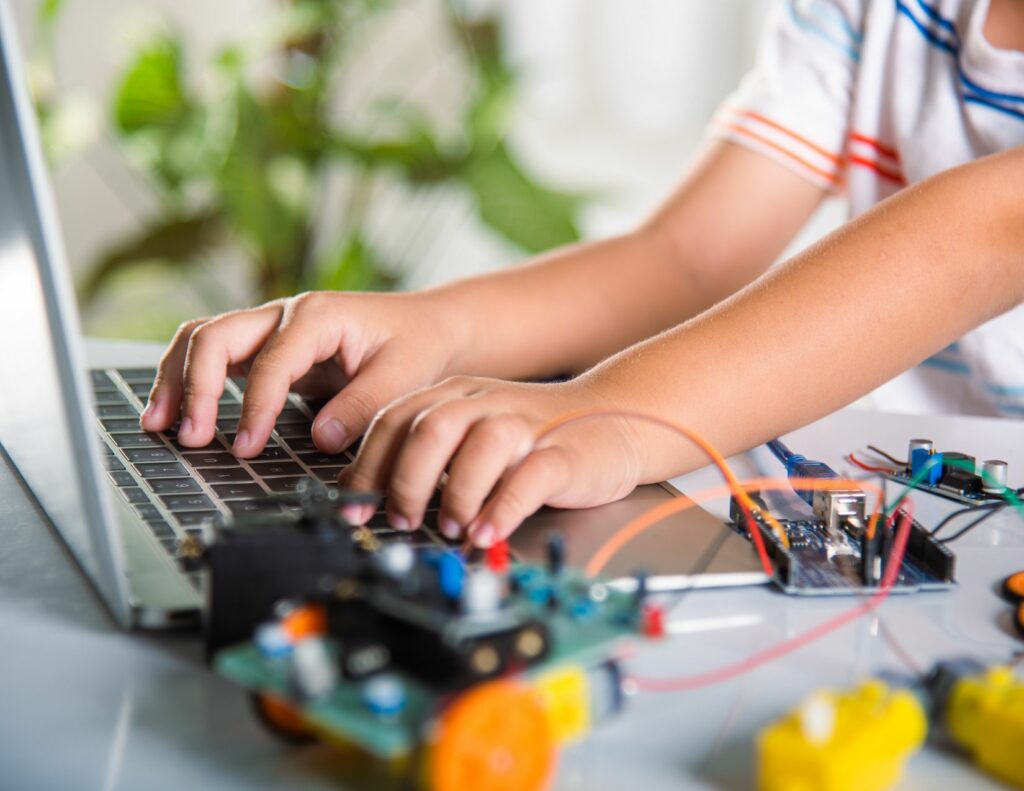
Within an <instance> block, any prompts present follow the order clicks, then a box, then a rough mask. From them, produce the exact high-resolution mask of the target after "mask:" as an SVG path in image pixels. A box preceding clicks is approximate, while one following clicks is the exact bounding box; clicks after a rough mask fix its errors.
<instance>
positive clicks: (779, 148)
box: [720, 123, 840, 184]
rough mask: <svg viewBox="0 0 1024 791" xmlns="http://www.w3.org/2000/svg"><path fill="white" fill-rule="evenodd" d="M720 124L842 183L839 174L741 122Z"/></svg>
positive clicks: (816, 172) (818, 174) (830, 181)
mask: <svg viewBox="0 0 1024 791" xmlns="http://www.w3.org/2000/svg"><path fill="white" fill-rule="evenodd" d="M720 126H722V127H723V128H725V129H728V130H729V131H731V132H735V133H736V134H739V135H743V136H745V137H749V138H751V139H752V140H756V141H757V142H758V143H761V144H762V145H765V146H768V147H769V148H772V149H774V150H776V151H778V152H779V153H780V154H783V155H785V156H787V157H789V158H790V159H792V160H793V161H794V162H796V163H798V164H800V165H802V166H803V167H805V168H807V170H809V171H811V172H812V173H814V174H815V175H816V176H819V177H820V178H823V179H825V181H828V182H829V183H831V184H839V183H840V179H839V176H838V175H837V174H835V173H829V172H828V171H827V170H822V169H821V168H819V167H817V166H815V165H812V164H811V163H810V162H808V161H807V160H806V159H804V158H803V157H801V156H800V155H798V154H794V153H793V152H792V151H790V150H789V149H788V148H786V147H784V146H780V145H779V144H778V143H776V142H774V141H772V140H769V139H768V138H766V137H762V136H761V135H759V134H758V133H757V132H752V131H751V130H750V129H747V128H746V127H744V126H740V125H739V124H727V123H721V124H720ZM837 161H838V160H837Z"/></svg>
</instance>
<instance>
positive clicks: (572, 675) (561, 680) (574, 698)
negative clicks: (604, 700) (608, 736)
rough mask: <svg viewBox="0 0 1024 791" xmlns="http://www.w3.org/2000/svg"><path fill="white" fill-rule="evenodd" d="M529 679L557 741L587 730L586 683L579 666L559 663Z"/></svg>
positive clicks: (587, 704) (587, 687)
mask: <svg viewBox="0 0 1024 791" xmlns="http://www.w3.org/2000/svg"><path fill="white" fill-rule="evenodd" d="M532 683H533V686H534V688H535V689H536V690H537V692H538V693H539V694H540V703H541V706H542V707H543V709H544V712H545V713H546V714H547V715H548V719H549V721H550V722H551V731H552V733H553V734H554V736H555V739H557V740H558V742H559V743H563V742H568V741H572V740H574V739H578V738H580V737H582V736H584V735H585V734H586V733H587V731H589V730H590V685H589V684H588V683H587V674H586V672H585V671H584V670H583V668H581V667H579V666H577V665H563V666H562V667H558V668H556V669H554V670H551V671H549V672H547V673H544V674H543V675H541V676H538V677H537V678H535V679H534V680H533V682H532Z"/></svg>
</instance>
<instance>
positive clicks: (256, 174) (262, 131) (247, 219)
mask: <svg viewBox="0 0 1024 791" xmlns="http://www.w3.org/2000/svg"><path fill="white" fill-rule="evenodd" d="M236 101H237V106H238V114H237V122H236V127H235V135H234V139H233V140H232V143H231V148H230V150H229V151H228V155H227V158H226V159H225V161H224V165H223V167H222V168H221V170H220V172H219V173H218V174H217V186H218V188H219V190H220V198H221V201H222V203H223V206H224V210H225V213H226V216H227V219H228V221H229V222H230V224H231V226H232V228H233V229H234V230H235V231H236V232H237V233H238V234H239V235H240V236H241V237H242V238H243V239H244V240H245V241H247V242H248V243H249V244H250V245H251V246H252V247H253V248H255V249H254V252H255V254H256V256H257V258H258V259H260V264H261V266H262V267H264V269H266V268H268V267H269V268H271V269H274V270H277V271H273V272H269V271H265V272H263V273H262V275H263V277H264V278H265V279H266V280H267V281H268V282H284V280H282V277H283V276H284V275H288V274H290V273H291V272H294V271H298V269H299V266H300V264H301V260H302V257H303V252H304V250H303V248H304V245H305V241H306V240H305V220H306V218H305V216H304V212H303V211H302V210H301V208H300V207H299V206H297V205H296V204H295V203H294V201H292V200H291V199H289V198H288V197H286V196H285V195H283V194H282V192H281V190H280V189H279V188H278V185H277V184H276V183H275V180H274V178H273V176H274V173H275V169H274V168H273V167H271V165H272V163H274V162H275V161H277V160H278V158H279V156H281V155H282V154H284V153H287V149H285V148H283V147H282V146H281V144H280V141H279V140H278V139H276V137H275V136H274V134H273V129H272V127H271V125H270V120H269V115H268V114H267V113H266V112H265V111H264V109H263V107H261V106H260V105H259V104H258V103H257V102H256V100H255V99H254V98H253V97H252V96H251V95H250V94H249V93H247V92H246V91H245V90H244V89H242V88H241V87H240V88H239V90H238V93H237V99H236ZM284 270H289V271H288V272H285V271H284ZM285 279H294V278H291V277H288V278H285Z"/></svg>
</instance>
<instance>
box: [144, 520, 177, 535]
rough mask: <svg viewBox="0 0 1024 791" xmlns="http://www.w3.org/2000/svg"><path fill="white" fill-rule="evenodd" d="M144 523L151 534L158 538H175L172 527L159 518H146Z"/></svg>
mask: <svg viewBox="0 0 1024 791" xmlns="http://www.w3.org/2000/svg"><path fill="white" fill-rule="evenodd" d="M146 524H147V525H148V526H149V529H150V530H151V531H152V533H153V535H155V536H156V537H157V538H160V539H167V538H175V532H174V528H173V527H171V526H170V525H169V524H167V523H166V522H165V521H164V520H163V519H162V518H161V519H147V520H146Z"/></svg>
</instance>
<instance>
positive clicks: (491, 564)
mask: <svg viewBox="0 0 1024 791" xmlns="http://www.w3.org/2000/svg"><path fill="white" fill-rule="evenodd" d="M487 568H489V569H490V570H491V571H493V572H494V573H495V574H505V573H506V572H507V571H508V541H496V542H495V543H493V544H491V546H489V547H488V548H487Z"/></svg>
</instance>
